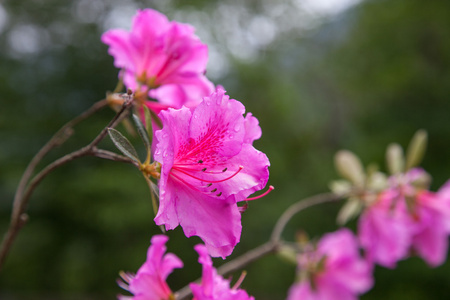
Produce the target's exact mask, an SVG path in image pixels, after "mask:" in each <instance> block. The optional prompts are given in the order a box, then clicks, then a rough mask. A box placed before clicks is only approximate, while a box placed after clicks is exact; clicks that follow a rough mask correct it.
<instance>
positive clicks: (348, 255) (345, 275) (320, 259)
mask: <svg viewBox="0 0 450 300" xmlns="http://www.w3.org/2000/svg"><path fill="white" fill-rule="evenodd" d="M299 271H300V281H299V282H298V283H296V284H294V285H293V286H292V287H291V288H290V290H289V295H288V300H334V299H340V300H355V299H357V296H358V295H360V294H363V293H365V292H367V291H368V290H369V289H370V288H371V287H372V285H373V278H372V267H371V265H370V264H369V263H367V262H366V261H365V260H363V259H362V258H361V257H360V256H359V249H358V243H357V239H356V237H355V236H354V235H353V233H352V232H351V231H350V230H348V229H340V230H338V231H336V232H334V233H329V234H326V235H325V236H323V237H322V239H321V240H320V241H319V243H318V245H317V249H315V250H313V251H311V252H307V253H303V254H301V255H300V257H299Z"/></svg>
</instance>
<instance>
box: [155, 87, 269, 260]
mask: <svg viewBox="0 0 450 300" xmlns="http://www.w3.org/2000/svg"><path fill="white" fill-rule="evenodd" d="M244 112H245V107H244V106H243V105H242V104H241V103H240V102H239V101H236V100H230V99H229V97H228V96H226V95H225V91H223V90H221V89H218V90H217V92H215V93H213V94H211V96H209V97H205V98H204V100H203V102H202V103H200V104H199V105H198V106H197V107H196V108H195V109H193V110H190V109H188V108H185V107H183V108H181V109H179V110H175V109H169V110H166V111H162V112H161V113H160V114H159V117H160V118H161V120H162V122H163V129H162V130H159V131H157V132H156V138H157V140H158V144H157V146H156V151H155V153H154V157H155V160H156V161H158V162H160V163H161V165H162V167H161V178H160V181H159V189H160V206H159V210H158V214H157V215H156V218H155V222H156V224H158V225H162V224H165V226H166V229H168V230H170V229H174V228H175V227H177V226H178V224H180V225H181V227H183V230H184V233H185V234H186V236H188V237H190V236H192V235H197V236H199V237H200V238H201V239H202V240H203V241H204V242H205V244H206V247H207V248H208V250H209V253H210V254H211V255H212V256H221V257H223V258H225V257H226V256H228V255H230V254H231V252H232V251H233V249H234V246H235V245H236V244H237V243H238V242H239V240H240V234H241V229H242V228H241V215H240V213H239V210H238V206H237V202H239V201H244V200H245V199H246V198H247V197H248V196H249V195H250V194H252V193H254V192H256V191H258V190H261V189H262V188H264V186H265V185H266V183H267V180H268V177H269V171H268V167H269V160H268V159H267V156H266V155H265V154H264V153H262V152H260V151H258V150H256V149H255V148H253V146H252V142H253V140H254V139H256V138H258V137H259V136H260V128H259V125H258V122H257V120H256V118H254V117H252V116H251V115H250V114H249V115H247V117H246V118H245V119H244V117H243V113H244Z"/></svg>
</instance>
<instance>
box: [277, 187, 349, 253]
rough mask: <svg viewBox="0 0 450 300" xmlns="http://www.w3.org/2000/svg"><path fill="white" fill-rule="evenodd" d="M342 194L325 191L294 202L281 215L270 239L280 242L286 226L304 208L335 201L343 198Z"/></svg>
mask: <svg viewBox="0 0 450 300" xmlns="http://www.w3.org/2000/svg"><path fill="white" fill-rule="evenodd" d="M341 199H342V196H337V195H335V194H333V193H324V194H318V195H315V196H312V197H309V198H306V199H303V200H301V201H298V202H296V203H294V204H292V205H291V206H290V207H288V209H286V210H285V211H284V213H283V214H282V215H281V217H280V218H279V219H278V221H277V223H276V224H275V227H274V229H273V231H272V235H271V237H270V240H271V241H272V242H273V243H275V244H278V243H279V242H280V240H281V234H282V233H283V230H284V228H285V227H286V225H287V223H288V222H289V220H290V219H292V217H293V216H294V215H296V214H298V213H299V212H301V211H302V210H304V209H306V208H308V207H311V206H315V205H317V204H321V203H326V202H335V201H338V200H341Z"/></svg>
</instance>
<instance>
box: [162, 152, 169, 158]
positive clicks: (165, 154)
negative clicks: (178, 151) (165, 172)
mask: <svg viewBox="0 0 450 300" xmlns="http://www.w3.org/2000/svg"><path fill="white" fill-rule="evenodd" d="M167 154H168V153H167V150H164V153H163V157H164V158H166V157H167Z"/></svg>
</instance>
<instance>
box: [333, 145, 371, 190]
mask: <svg viewBox="0 0 450 300" xmlns="http://www.w3.org/2000/svg"><path fill="white" fill-rule="evenodd" d="M334 162H335V165H336V169H337V171H338V172H339V174H341V176H342V177H344V178H346V179H348V180H350V181H351V182H353V184H355V185H356V186H359V187H362V186H363V185H364V180H365V177H366V175H365V174H364V169H363V167H362V164H361V161H360V160H359V158H358V157H357V156H356V155H355V154H353V153H352V152H350V151H347V150H341V151H339V152H338V153H336V155H335V157H334Z"/></svg>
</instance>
